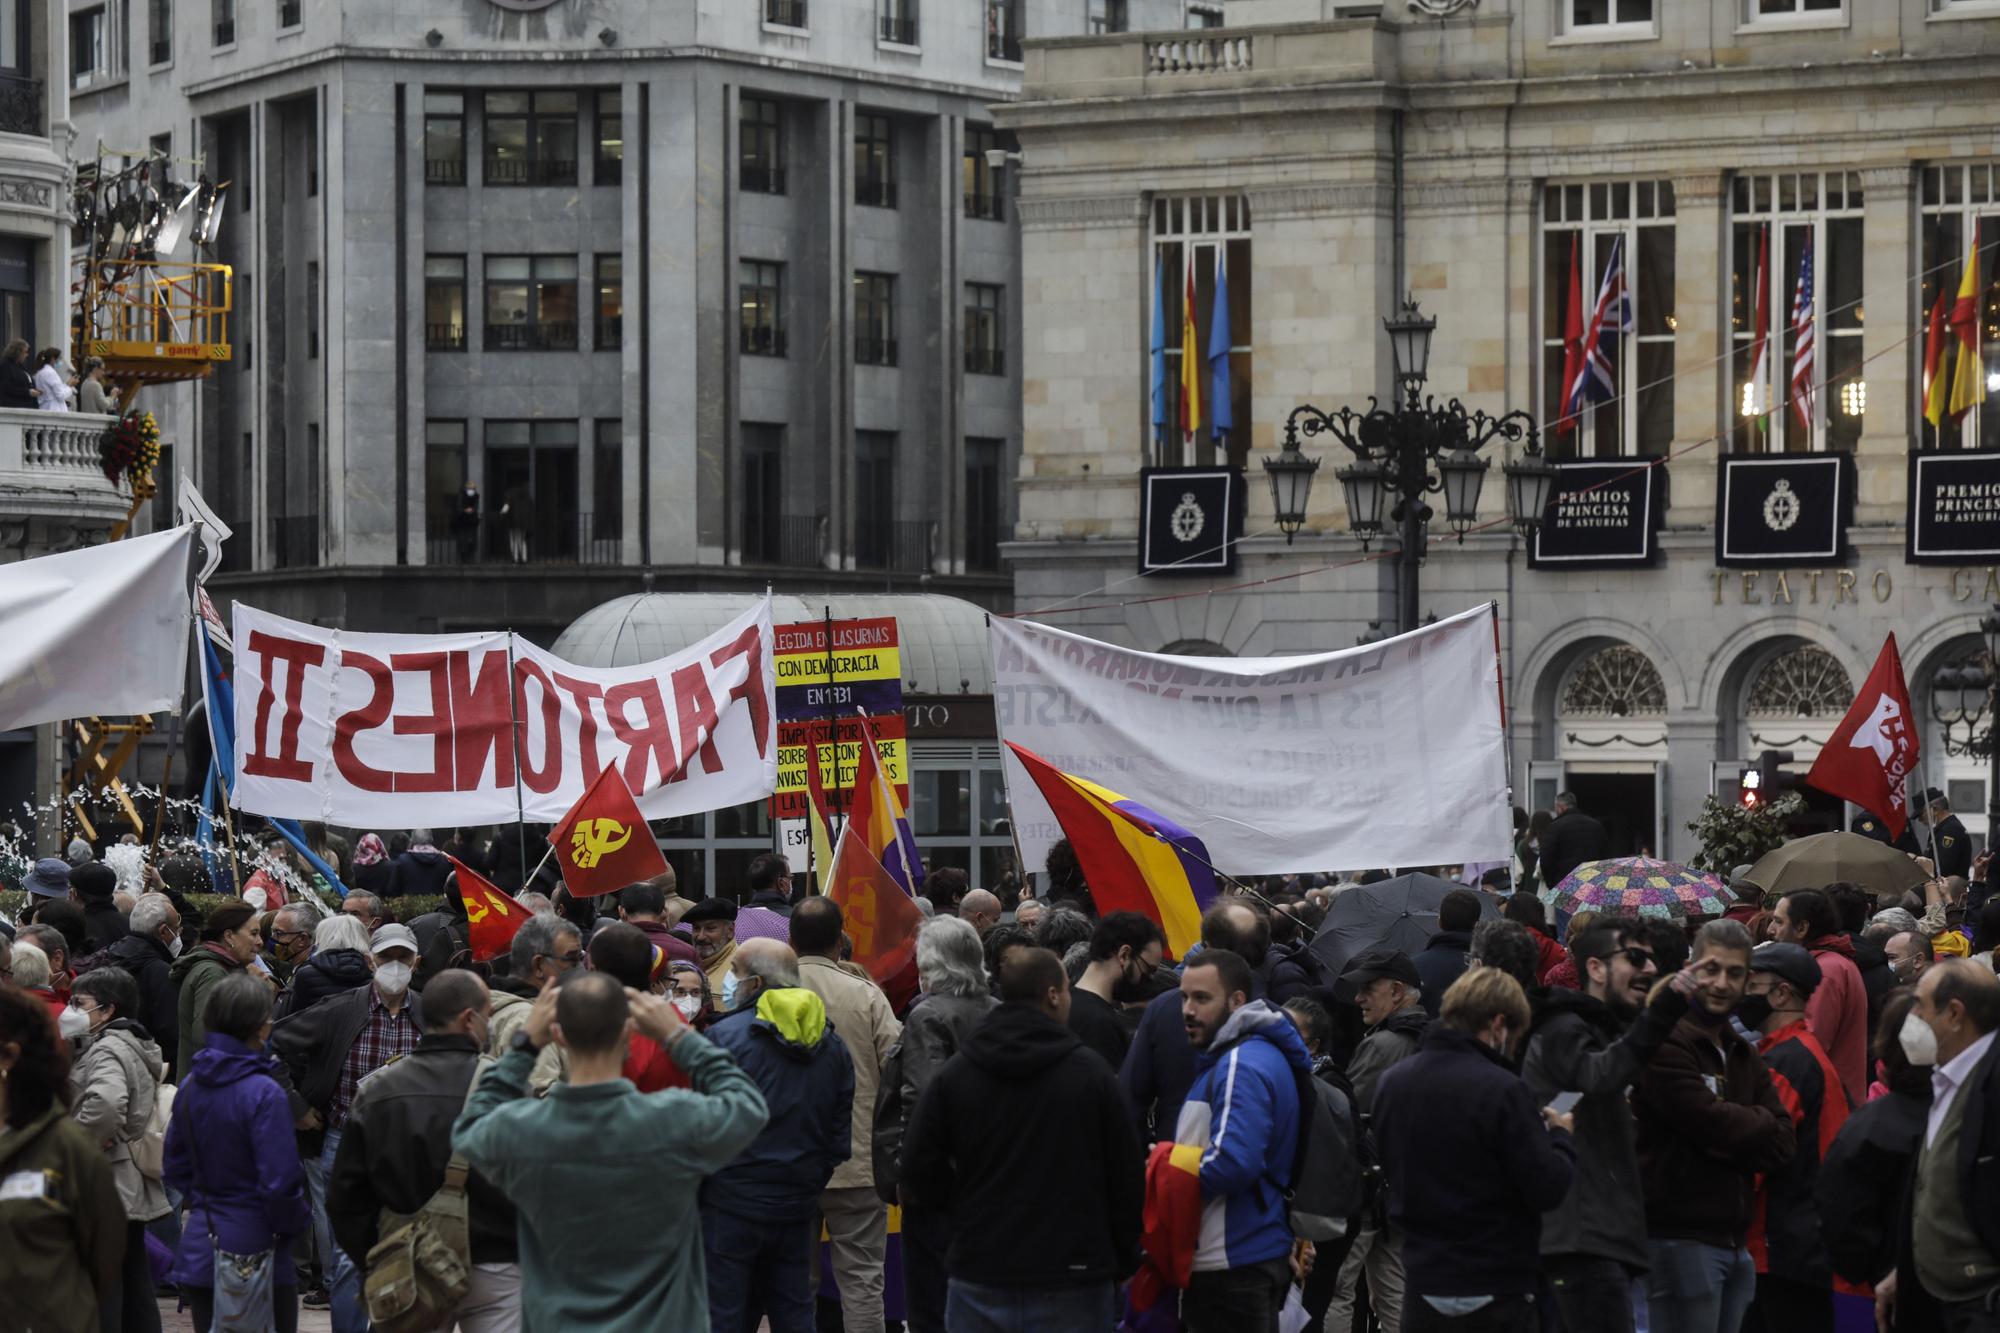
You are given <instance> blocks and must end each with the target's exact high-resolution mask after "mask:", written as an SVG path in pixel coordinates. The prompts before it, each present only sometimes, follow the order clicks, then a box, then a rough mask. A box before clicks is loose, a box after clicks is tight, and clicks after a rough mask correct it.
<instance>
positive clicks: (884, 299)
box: [854, 273, 896, 366]
mask: <svg viewBox="0 0 2000 1333" xmlns="http://www.w3.org/2000/svg"><path fill="white" fill-rule="evenodd" d="M854 362H855V364H856V365H861V366H893V365H895V364H896V275H895V274H893V273H857V274H855V275H854Z"/></svg>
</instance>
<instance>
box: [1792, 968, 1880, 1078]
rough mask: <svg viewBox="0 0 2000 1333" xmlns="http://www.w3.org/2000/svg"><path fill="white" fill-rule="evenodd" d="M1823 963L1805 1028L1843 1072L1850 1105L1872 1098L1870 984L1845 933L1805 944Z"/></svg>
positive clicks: (1807, 1002) (1807, 1004)
mask: <svg viewBox="0 0 2000 1333" xmlns="http://www.w3.org/2000/svg"><path fill="white" fill-rule="evenodd" d="M1806 948H1807V949H1809V950H1811V952H1812V956H1813V959H1814V961H1816V962H1817V963H1818V964H1819V985H1818V987H1816V988H1815V989H1814V990H1813V993H1812V998H1811V999H1809V1000H1807V1001H1806V1026H1807V1027H1809V1028H1811V1029H1812V1034H1813V1036H1815V1037H1817V1038H1818V1039H1819V1044H1820V1046H1821V1047H1822V1048H1824V1049H1825V1051H1826V1055H1827V1058H1828V1059H1829V1060H1831V1061H1833V1067H1834V1069H1835V1071H1836V1072H1838V1073H1839V1075H1840V1086H1841V1088H1842V1090H1843V1091H1845V1092H1846V1093H1847V1104H1848V1105H1849V1106H1859V1105H1861V1103H1863V1102H1865V1101H1867V1100H1868V988H1867V987H1866V986H1864V985H1863V984H1862V982H1861V969H1860V968H1859V967H1858V966H1857V965H1856V964H1855V961H1854V945H1853V944H1852V943H1851V942H1849V940H1848V938H1847V936H1845V935H1822V936H1820V937H1819V938H1818V939H1816V940H1813V941H1812V942H1811V943H1809V944H1807V945H1806Z"/></svg>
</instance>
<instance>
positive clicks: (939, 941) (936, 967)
mask: <svg viewBox="0 0 2000 1333" xmlns="http://www.w3.org/2000/svg"><path fill="white" fill-rule="evenodd" d="M917 980H918V984H919V985H921V986H922V987H923V991H924V998H923V1000H922V1001H921V1002H919V1003H918V1004H917V1005H916V1007H915V1008H913V1009H911V1010H910V1012H909V1015H908V1017H907V1018H906V1019H905V1020H904V1023H903V1059H902V1065H903V1078H902V1092H901V1098H900V1101H901V1105H902V1108H903V1119H902V1121H901V1122H900V1123H898V1124H896V1125H895V1126H893V1128H891V1127H885V1126H883V1125H880V1124H878V1125H877V1126H876V1127H875V1133H876V1134H877V1136H878V1137H879V1136H884V1135H885V1132H889V1133H893V1136H894V1141H895V1142H896V1143H899V1144H900V1143H901V1141H902V1137H903V1131H904V1130H905V1129H906V1128H907V1127H908V1118H909V1114H910V1112H911V1111H912V1110H914V1109H915V1107H916V1104H917V1098H918V1097H919V1096H921V1095H922V1094H923V1091H924V1089H925V1088H927V1087H929V1086H930V1084H931V1081H932V1080H933V1079H935V1078H936V1077H937V1074H938V1071H939V1070H940V1069H942V1068H944V1066H945V1063H946V1062H947V1061H948V1060H950V1059H951V1058H952V1056H954V1055H956V1054H958V1052H959V1049H960V1048H961V1047H962V1046H963V1045H964V1044H965V1039H966V1038H967V1037H968V1036H969V1035H971V1033H972V1031H973V1029H975V1028H977V1027H978V1026H979V1024H980V1023H981V1022H982V1021H983V1020H984V1019H985V1018H986V1015H987V1014H988V1013H990V1012H992V1010H993V1007H994V1006H995V1005H996V1004H998V1003H999V1001H998V1000H996V999H994V997H993V995H992V993H991V991H990V990H989V989H988V987H987V979H986V959H985V952H984V950H983V948H982V947H981V944H980V939H979V932H978V931H977V930H976V929H974V928H973V925H972V923H971V922H969V921H962V920H960V919H959V918H957V917H939V918H938V919H936V920H934V921H932V922H930V923H929V924H928V925H926V926H925V927H924V928H923V929H922V930H921V931H919V932H918V934H917ZM950 1246H951V1218H950V1216H949V1214H946V1213H944V1212H941V1211H939V1210H937V1209H932V1208H927V1207H925V1206H924V1205H923V1203H922V1202H920V1201H918V1200H915V1199H909V1200H905V1201H904V1208H903V1309H904V1317H905V1318H906V1319H907V1320H908V1321H909V1329H910V1333H942V1331H943V1329H944V1306H945V1295H946V1290H947V1285H948V1281H949V1278H948V1275H947V1273H946V1271H945V1252H946V1251H947V1250H948V1249H949V1248H950Z"/></svg>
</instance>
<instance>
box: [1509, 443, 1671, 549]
mask: <svg viewBox="0 0 2000 1333" xmlns="http://www.w3.org/2000/svg"><path fill="white" fill-rule="evenodd" d="M1648 461H1649V460H1647V459H1644V458H1619V459H1610V460H1604V461H1598V460H1591V461H1588V462H1585V461H1578V460H1569V461H1564V462H1558V463H1557V464H1556V465H1555V466H1556V480H1555V486H1554V487H1553V491H1552V493H1551V495H1550V496H1549V505H1548V508H1547V509H1545V510H1543V511H1542V523H1541V526H1540V527H1538V528H1536V529H1535V536H1534V540H1533V541H1531V542H1530V543H1529V545H1528V568H1530V569H1630V568H1634V567H1637V566H1645V565H1652V564H1657V563H1658V557H1659V546H1658V543H1657V541H1656V538H1657V537H1658V536H1659V531H1660V516H1661V514H1662V512H1663V511H1664V510H1665V507H1666V506H1665V505H1663V504H1662V503H1660V489H1659V488H1660V482H1661V478H1662V477H1663V476H1664V475H1665V473H1664V470H1663V469H1661V468H1659V467H1649V466H1647V463H1648Z"/></svg>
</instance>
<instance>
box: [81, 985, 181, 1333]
mask: <svg viewBox="0 0 2000 1333" xmlns="http://www.w3.org/2000/svg"><path fill="white" fill-rule="evenodd" d="M138 1005H139V987H138V985H137V984H136V983H134V981H133V980H132V976H131V974H130V973H129V972H126V971H124V970H123V969H122V968H116V967H99V968H96V969H93V970H92V971H90V972H87V973H85V974H84V975H83V976H80V977H78V978H77V979H76V985H75V986H73V987H71V988H70V993H69V1008H70V1012H71V1013H73V1014H75V1015H76V1016H77V1019H78V1020H79V1021H80V1023H81V1024H82V1027H83V1029H84V1032H83V1035H82V1037H81V1038H80V1042H79V1044H80V1046H81V1049H82V1052H83V1053H82V1055H81V1056H80V1057H78V1059H77V1062H76V1063H75V1064H74V1065H73V1066H71V1068H70V1071H69V1092H70V1106H69V1118H70V1119H71V1120H73V1121H75V1122H76V1124H77V1127H78V1128H80V1129H82V1130H83V1131H84V1132H85V1133H87V1134H89V1135H90V1137H91V1138H93V1139H94V1140H96V1141H97V1143H98V1144H100V1145H101V1146H102V1147H103V1149H104V1156H105V1159H106V1160H107V1161H108V1162H110V1164H111V1179H112V1182H113V1183H114V1184H116V1185H117V1186H118V1198H119V1201H120V1202H121V1203H123V1204H124V1206H125V1267H124V1269H123V1271H122V1272H121V1274H120V1297H119V1302H118V1305H119V1309H120V1311H121V1317H120V1318H119V1320H118V1321H116V1322H115V1323H111V1325H110V1326H111V1327H115V1328H120V1329H123V1330H125V1333H143V1331H145V1330H156V1329H158V1328H159V1327H160V1307H159V1302H158V1301H157V1300H156V1299H155V1298H154V1296H153V1273H152V1267H151V1265H150V1264H148V1263H147V1261H146V1223H148V1222H151V1221H153V1220H154V1219H155V1218H160V1217H165V1216H166V1215H167V1214H168V1213H169V1212H171V1211H172V1206H171V1205H170V1204H169V1203H168V1202H167V1192H166V1190H165V1189H164V1188H162V1186H161V1185H160V1182H159V1181H157V1180H155V1179H152V1178H150V1177H148V1176H146V1175H145V1174H143V1173H142V1172H141V1171H140V1170H139V1168H138V1166H137V1164H136V1163H134V1162H133V1160H132V1144H133V1143H134V1142H136V1141H137V1140H139V1139H141V1138H143V1137H144V1136H145V1133H146V1126H147V1122H148V1121H150V1120H151V1119H152V1116H153V1103H154V1099H155V1097H156V1096H157V1094H158V1091H159V1086H160V1076H161V1075H162V1074H163V1073H164V1072H165V1067H164V1066H163V1065H162V1063H161V1057H160V1047H159V1044H158V1043H157V1042H155V1041H154V1040H153V1039H152V1038H151V1037H150V1036H148V1035H147V1033H146V1029H145V1028H144V1027H142V1026H140V1025H139V1024H138V1023H136V1022H134V1021H133V1019H132V1017H131V1015H132V1014H133V1013H134V1012H135V1011H136V1010H137V1008H138ZM107 1322H108V1323H110V1321H107Z"/></svg>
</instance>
